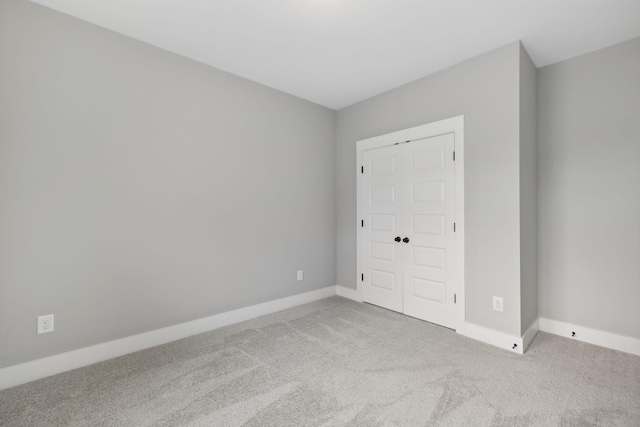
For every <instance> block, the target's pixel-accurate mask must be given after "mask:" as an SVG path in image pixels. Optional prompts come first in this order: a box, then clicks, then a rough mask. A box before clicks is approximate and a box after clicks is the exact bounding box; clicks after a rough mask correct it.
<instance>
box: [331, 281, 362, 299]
mask: <svg viewBox="0 0 640 427" xmlns="http://www.w3.org/2000/svg"><path fill="white" fill-rule="evenodd" d="M336 295H339V296H341V297H344V298H348V299H351V300H354V301H358V302H362V301H360V300H359V299H358V291H356V290H355V289H351V288H345V287H344V286H340V285H336Z"/></svg>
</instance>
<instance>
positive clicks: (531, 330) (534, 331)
mask: <svg viewBox="0 0 640 427" xmlns="http://www.w3.org/2000/svg"><path fill="white" fill-rule="evenodd" d="M539 330H540V319H536V320H534V321H533V322H531V324H530V325H529V327H528V328H527V330H526V331H524V334H523V335H522V351H523V352H525V351H527V349H528V348H529V345H531V341H533V339H534V338H535V337H536V335H538V331H539Z"/></svg>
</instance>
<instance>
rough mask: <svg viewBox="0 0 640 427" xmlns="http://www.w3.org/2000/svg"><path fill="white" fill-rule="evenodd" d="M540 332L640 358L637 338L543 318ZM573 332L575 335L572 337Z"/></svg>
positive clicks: (639, 341) (639, 342)
mask: <svg viewBox="0 0 640 427" xmlns="http://www.w3.org/2000/svg"><path fill="white" fill-rule="evenodd" d="M540 330H541V331H542V332H548V333H550V334H554V335H559V336H561V337H567V338H571V339H574V340H578V341H583V342H586V343H589V344H595V345H599V346H600V347H606V348H611V349H613V350H619V351H624V352H625V353H631V354H635V355H636V356H640V339H638V338H632V337H627V336H625V335H617V334H614V333H611V332H605V331H600V330H598V329H590V328H585V327H582V326H576V325H572V324H569V323H564V322H559V321H557V320H551V319H546V318H544V317H541V318H540ZM573 332H575V335H573Z"/></svg>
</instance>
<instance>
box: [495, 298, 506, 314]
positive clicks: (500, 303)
mask: <svg viewBox="0 0 640 427" xmlns="http://www.w3.org/2000/svg"><path fill="white" fill-rule="evenodd" d="M493 311H501V312H502V311H504V303H503V300H502V298H500V297H493Z"/></svg>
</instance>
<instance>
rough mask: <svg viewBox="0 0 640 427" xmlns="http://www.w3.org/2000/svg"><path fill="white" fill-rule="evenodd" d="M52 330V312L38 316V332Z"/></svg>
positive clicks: (42, 332)
mask: <svg viewBox="0 0 640 427" xmlns="http://www.w3.org/2000/svg"><path fill="white" fill-rule="evenodd" d="M49 332H53V314H47V315H44V316H38V334H46V333H49Z"/></svg>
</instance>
